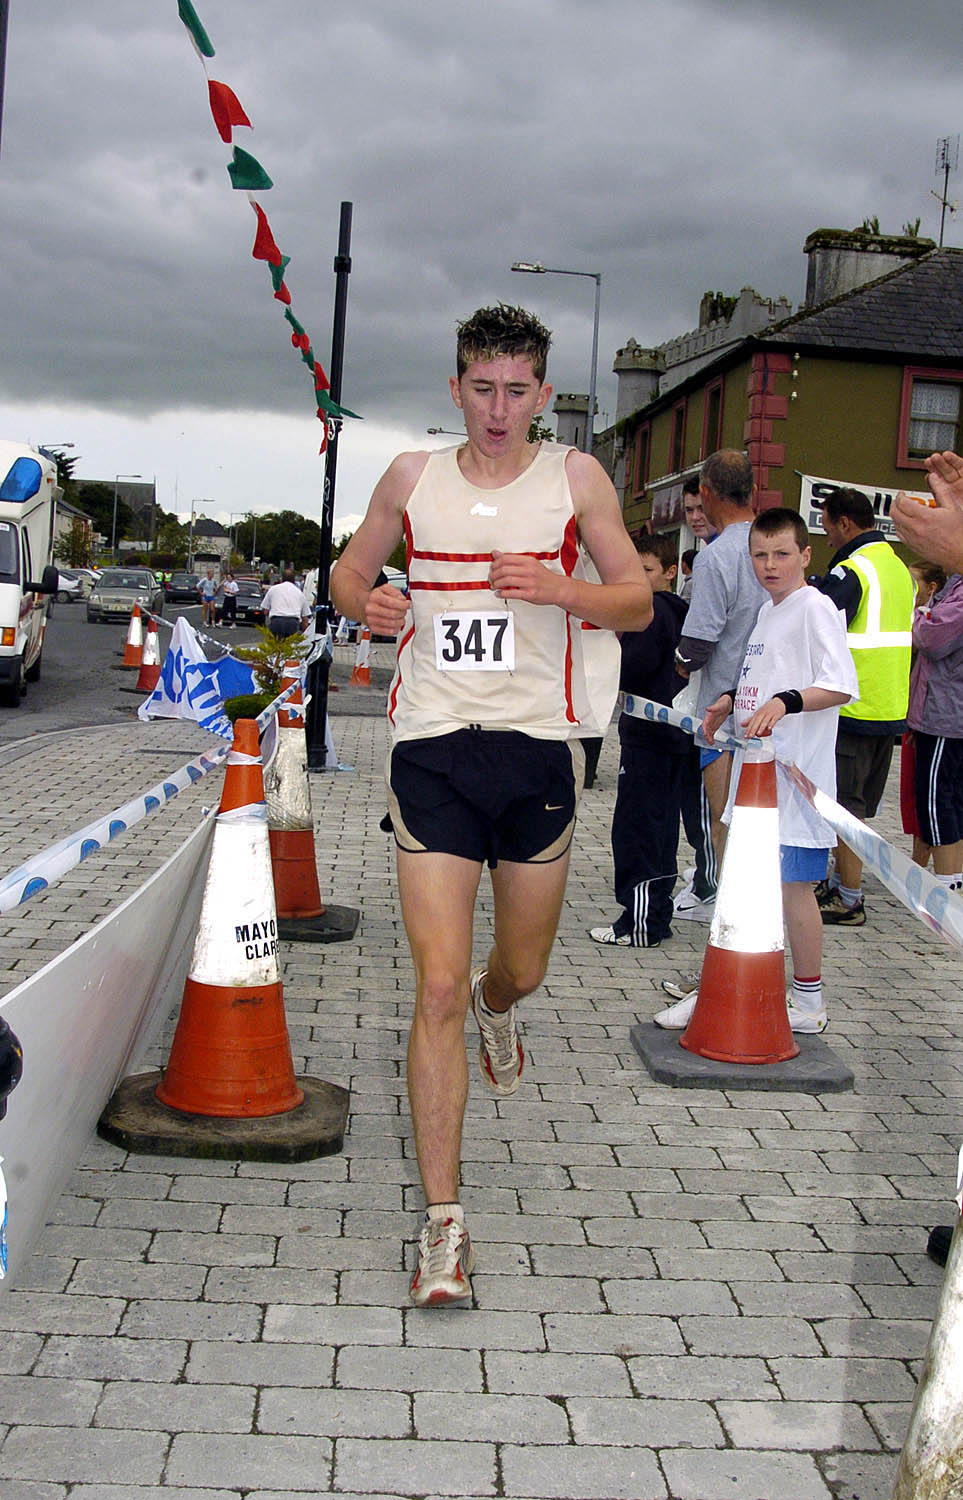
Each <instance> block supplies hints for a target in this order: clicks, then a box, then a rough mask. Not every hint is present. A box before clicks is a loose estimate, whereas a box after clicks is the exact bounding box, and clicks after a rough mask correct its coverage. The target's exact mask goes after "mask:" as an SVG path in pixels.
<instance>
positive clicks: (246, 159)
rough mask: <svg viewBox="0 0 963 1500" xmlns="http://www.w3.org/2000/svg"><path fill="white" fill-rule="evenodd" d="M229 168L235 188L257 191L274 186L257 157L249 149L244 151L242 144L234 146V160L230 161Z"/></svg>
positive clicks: (250, 191) (232, 184) (232, 185)
mask: <svg viewBox="0 0 963 1500" xmlns="http://www.w3.org/2000/svg"><path fill="white" fill-rule="evenodd" d="M227 170H228V175H229V176H230V179H231V187H233V188H241V189H243V190H244V191H245V192H248V193H256V192H263V191H265V190H266V189H267V188H270V187H273V186H274V183H273V182H272V181H271V179H270V177H269V176H268V174H267V173H266V172H265V170H264V168H263V167H262V166H261V163H260V162H259V161H258V160H257V158H256V157H254V156H252V155H251V153H250V152H249V151H242V150H241V148H240V146H235V147H234V160H233V161H230V162H228V164H227Z"/></svg>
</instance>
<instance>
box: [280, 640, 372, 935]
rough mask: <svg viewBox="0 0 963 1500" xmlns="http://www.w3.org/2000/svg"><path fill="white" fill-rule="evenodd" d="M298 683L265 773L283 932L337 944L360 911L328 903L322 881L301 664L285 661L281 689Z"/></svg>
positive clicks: (284, 709) (282, 716)
mask: <svg viewBox="0 0 963 1500" xmlns="http://www.w3.org/2000/svg"><path fill="white" fill-rule="evenodd" d="M292 683H297V687H296V688H295V691H294V693H293V695H292V696H291V697H290V698H289V699H288V700H287V703H286V704H285V705H283V706H282V707H281V708H280V709H279V710H278V744H277V752H276V754H275V756H274V759H273V760H272V762H271V764H270V766H269V767H268V769H267V772H266V775H265V798H266V801H267V811H268V836H269V841H270V846H271V864H272V867H273V870H274V898H275V903H276V907H277V918H278V931H279V933H280V935H281V937H282V938H290V939H293V940H295V941H298V942H308V943H336V942H344V941H345V940H346V939H347V938H350V937H353V935H354V933H355V930H356V928H357V926H358V916H359V913H358V912H357V910H355V909H354V908H352V907H346V906H329V907H325V906H324V904H323V903H322V900H321V890H320V887H319V885H318V867H317V862H316V859H315V852H314V818H313V816H312V812H311V783H310V778H309V776H308V760H307V746H306V744H305V730H304V702H303V698H302V694H301V677H300V664H299V663H298V662H296V661H289V662H286V663H285V667H284V675H283V677H282V679H281V690H282V692H283V691H284V689H285V688H287V687H290V686H291V685H292Z"/></svg>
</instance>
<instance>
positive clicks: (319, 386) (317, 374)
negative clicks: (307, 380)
mask: <svg viewBox="0 0 963 1500" xmlns="http://www.w3.org/2000/svg"><path fill="white" fill-rule="evenodd" d="M314 389H315V390H316V391H328V390H330V389H331V382H330V380H329V379H328V377H327V375H325V373H324V371H323V370H322V368H321V366H320V365H319V364H318V362H317V360H315V362H314Z"/></svg>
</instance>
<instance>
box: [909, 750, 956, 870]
mask: <svg viewBox="0 0 963 1500" xmlns="http://www.w3.org/2000/svg"><path fill="white" fill-rule="evenodd" d="M914 733H915V735H916V816H917V819H918V822H919V826H920V837H921V838H922V840H923V842H924V843H926V844H955V843H958V842H959V840H960V839H963V740H950V739H946V738H944V736H943V735H938V734H924V733H923V731H922V730H921V729H917V730H915V731H914Z"/></svg>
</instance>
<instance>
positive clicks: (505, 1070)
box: [471, 969, 525, 1099]
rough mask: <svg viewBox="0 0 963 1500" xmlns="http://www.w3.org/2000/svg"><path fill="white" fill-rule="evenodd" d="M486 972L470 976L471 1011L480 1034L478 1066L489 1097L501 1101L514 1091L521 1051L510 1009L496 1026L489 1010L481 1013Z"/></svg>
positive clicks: (513, 1009) (521, 1062)
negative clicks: (494, 1095)
mask: <svg viewBox="0 0 963 1500" xmlns="http://www.w3.org/2000/svg"><path fill="white" fill-rule="evenodd" d="M487 972H488V971H487V969H476V970H475V972H474V973H473V974H472V976H471V1008H472V1010H473V1011H474V1012H475V1020H476V1021H477V1022H478V1030H479V1032H480V1033H481V1041H480V1043H479V1046H478V1066H479V1067H480V1068H481V1075H482V1077H483V1078H484V1080H485V1082H486V1083H487V1084H488V1087H489V1088H490V1089H491V1091H492V1093H493V1094H498V1095H499V1096H500V1097H501V1098H503V1099H504V1098H507V1097H508V1095H509V1094H514V1092H515V1090H516V1089H517V1088H518V1080H519V1079H520V1078H521V1076H522V1069H523V1068H524V1066H525V1049H524V1047H523V1046H522V1044H521V1042H520V1041H519V1037H518V1028H517V1027H516V1025H515V1007H514V1005H513V1006H512V1007H511V1008H510V1009H509V1010H507V1011H506V1012H505V1014H504V1018H500V1019H499V1021H498V1022H497V1023H496V1022H495V1021H493V1020H491V1019H490V1017H491V1015H492V1012H491V1011H490V1010H487V1009H485V1010H483V1009H482V1004H483V1002H484V998H485V975H486V973H487Z"/></svg>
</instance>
